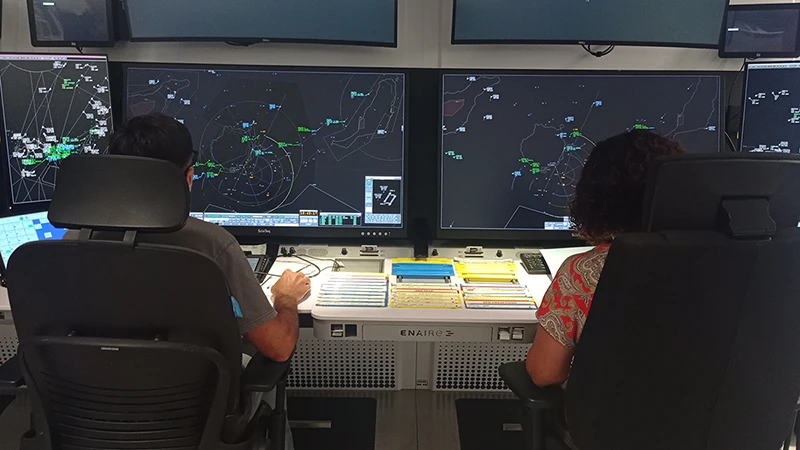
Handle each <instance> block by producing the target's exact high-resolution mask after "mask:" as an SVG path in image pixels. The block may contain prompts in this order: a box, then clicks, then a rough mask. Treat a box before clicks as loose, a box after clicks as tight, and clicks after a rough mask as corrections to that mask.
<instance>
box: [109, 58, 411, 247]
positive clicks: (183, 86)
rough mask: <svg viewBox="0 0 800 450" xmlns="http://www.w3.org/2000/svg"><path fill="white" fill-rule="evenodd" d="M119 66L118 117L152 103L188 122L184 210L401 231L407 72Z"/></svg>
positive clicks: (258, 225) (217, 219)
mask: <svg viewBox="0 0 800 450" xmlns="http://www.w3.org/2000/svg"><path fill="white" fill-rule="evenodd" d="M126 75H127V81H126V83H127V95H126V107H125V111H126V115H127V116H129V117H130V116H136V115H142V114H148V113H152V112H159V113H163V114H166V115H168V116H171V117H175V118H176V119H177V120H179V121H181V122H183V123H184V124H185V125H186V126H187V127H188V128H189V130H190V131H191V134H192V137H193V140H194V145H195V149H196V150H197V152H198V158H197V162H196V164H195V166H194V186H193V188H192V215H193V216H195V217H197V218H200V219H202V220H206V221H209V222H214V223H217V224H219V225H223V226H225V227H230V228H237V229H239V230H238V231H237V233H248V232H252V233H257V234H269V235H273V234H276V233H277V234H283V235H286V234H292V235H312V236H313V235H315V234H314V233H317V234H320V235H323V234H325V233H326V232H327V231H330V230H337V229H338V230H346V232H345V233H344V234H346V235H349V236H361V235H369V236H380V237H393V236H396V235H397V231H398V230H400V229H402V228H403V225H404V223H403V212H404V188H403V182H404V179H403V176H404V167H405V166H404V158H405V145H406V144H405V125H404V122H405V109H406V105H405V78H406V77H405V74H404V73H377V72H346V71H324V70H319V71H317V70H307V69H306V70H277V69H273V68H258V69H252V68H251V69H233V68H221V67H185V66H184V67H181V66H170V67H167V66H163V67H148V66H140V65H135V66H129V67H128V68H127V70H126ZM248 229H249V230H248ZM315 230H316V231H315Z"/></svg>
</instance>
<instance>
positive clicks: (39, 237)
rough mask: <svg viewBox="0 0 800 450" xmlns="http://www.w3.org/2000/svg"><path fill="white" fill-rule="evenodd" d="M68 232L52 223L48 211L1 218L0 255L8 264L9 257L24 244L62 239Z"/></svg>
mask: <svg viewBox="0 0 800 450" xmlns="http://www.w3.org/2000/svg"><path fill="white" fill-rule="evenodd" d="M66 232H67V230H65V229H63V228H56V227H54V226H53V225H52V224H50V221H48V220H47V211H45V212H38V213H32V214H25V215H20V216H12V217H3V218H0V257H2V259H3V262H4V263H5V264H6V265H8V258H9V257H11V254H12V253H14V250H16V249H17V247H19V246H21V245H22V244H26V243H28V242H33V241H43V240H51V239H53V240H57V239H61V238H62V237H64V234H65V233H66Z"/></svg>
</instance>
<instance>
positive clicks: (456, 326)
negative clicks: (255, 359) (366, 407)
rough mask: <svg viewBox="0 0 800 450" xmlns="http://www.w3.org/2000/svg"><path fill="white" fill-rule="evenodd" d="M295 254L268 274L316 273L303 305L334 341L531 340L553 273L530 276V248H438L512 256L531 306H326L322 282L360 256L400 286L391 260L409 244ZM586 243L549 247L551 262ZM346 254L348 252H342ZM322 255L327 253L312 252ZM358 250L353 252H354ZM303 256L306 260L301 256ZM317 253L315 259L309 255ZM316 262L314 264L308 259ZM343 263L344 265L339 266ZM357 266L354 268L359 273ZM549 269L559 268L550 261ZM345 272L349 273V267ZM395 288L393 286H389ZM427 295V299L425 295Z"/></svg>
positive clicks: (406, 253) (442, 253)
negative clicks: (526, 262) (526, 261)
mask: <svg viewBox="0 0 800 450" xmlns="http://www.w3.org/2000/svg"><path fill="white" fill-rule="evenodd" d="M292 249H293V250H294V252H295V254H296V256H289V257H278V258H277V260H276V262H275V264H274V265H273V266H272V268H271V269H270V271H269V272H270V274H272V275H280V274H281V273H283V271H284V270H286V269H290V270H302V271H303V272H304V273H306V274H308V275H309V276H311V275H316V276H313V277H312V278H311V284H312V293H311V296H310V298H309V299H308V300H306V301H305V302H303V303H302V304H301V305H300V307H299V310H300V312H301V313H310V314H311V317H312V318H313V330H314V336H315V337H316V338H317V339H321V340H335V341H394V342H483V343H503V342H508V343H519V344H522V343H531V342H532V341H533V336H534V333H535V328H536V325H537V323H538V322H537V319H536V308H538V305H539V304H541V300H542V298H543V296H544V294H545V292H546V290H547V288H548V287H549V285H550V281H551V280H550V276H549V275H529V274H528V273H527V272H526V271H525V269H524V268H523V266H522V265H521V263H520V262H519V255H520V254H521V253H526V252H532V251H536V250H529V249H525V250H523V249H509V248H505V249H491V250H486V251H485V252H482V254H481V255H480V256H467V255H465V248H459V249H457V248H452V249H442V248H440V249H437V252H436V253H438V256H437V259H436V261H439V259H449V260H453V259H459V260H461V259H463V260H468V261H508V260H511V261H512V262H513V264H514V266H515V267H516V272H517V276H516V280H517V281H516V283H518V284H519V285H522V286H526V287H527V290H528V292H529V293H530V295H531V296H532V297H533V303H534V305H532V307H531V308H530V309H483V308H481V309H472V308H469V307H465V306H464V304H463V303H462V304H461V305H460V306H459V307H455V308H452V307H451V308H437V307H435V306H431V307H426V306H419V307H393V305H392V304H391V302H390V301H388V297H389V295H390V294H387V302H386V304H385V305H384V306H382V307H359V306H354V305H347V306H328V305H321V304H320V303H319V302H318V297H319V295H320V293H321V290H322V287H323V285H325V283H326V282H328V281H329V280H330V279H331V278H332V277H335V276H336V275H335V274H337V273H341V272H340V270H344V269H347V268H348V266H349V265H357V264H359V263H360V262H361V261H367V262H372V263H375V264H376V265H375V266H374V267H376V268H378V269H373V270H374V272H376V273H383V274H385V275H386V276H387V282H388V284H389V286H397V285H399V284H398V277H397V276H396V275H392V272H393V270H392V264H393V260H394V261H396V260H397V259H398V258H401V259H402V261H407V260H408V258H410V256H411V249H410V248H402V247H385V248H384V247H380V248H378V249H377V250H378V251H377V253H370V254H363V253H362V252H361V251H360V250H361V249H359V248H358V247H355V248H345V249H343V250H342V251H340V250H339V249H337V250H336V251H335V252H334V251H332V250H331V249H330V248H327V247H313V246H300V245H298V246H296V247H292ZM585 249H586V248H575V249H568V250H559V251H555V252H554V251H550V252H551V254H549V255H548V256H549V258H547V259H548V262H550V261H553V263H552V264H555V265H556V266H555V267H556V268H557V267H558V265H560V263H561V261H563V259H564V258H566V257H567V256H569V255H570V254H574V253H577V252H579V251H583V250H585ZM342 253H344V254H345V255H342ZM314 255H324V256H314ZM353 255H355V256H353ZM301 258H302V259H301ZM311 258H313V259H311ZM310 262H313V263H314V264H315V265H316V267H313V266H311V265H310V264H309V263H310ZM339 262H342V264H343V266H344V267H343V268H342V267H339V265H340V263H339ZM358 269H360V268H356V270H354V272H361V270H358ZM551 270H553V271H555V269H554V268H553V267H552V266H551ZM345 273H346V272H345ZM275 281H277V276H273V277H272V278H271V279H268V280H267V281H266V283H265V285H264V288H265V291H266V292H269V289H270V287H271V286H272V284H274V282H275ZM449 283H450V284H452V285H455V286H461V285H462V284H463V283H464V280H463V279H461V278H459V277H458V274H456V275H455V276H453V277H451V278H450V279H449ZM389 290H391V289H389ZM421 300H424V299H421Z"/></svg>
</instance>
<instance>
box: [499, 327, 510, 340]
mask: <svg viewBox="0 0 800 450" xmlns="http://www.w3.org/2000/svg"><path fill="white" fill-rule="evenodd" d="M497 339H498V340H500V341H510V340H511V330H510V329H508V328H498V330H497Z"/></svg>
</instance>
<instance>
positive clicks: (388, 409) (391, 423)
mask: <svg viewBox="0 0 800 450" xmlns="http://www.w3.org/2000/svg"><path fill="white" fill-rule="evenodd" d="M290 396H315V397H320V396H328V397H371V398H375V399H376V400H377V417H376V438H375V439H376V440H375V448H376V449H380V450H411V449H415V450H460V449H461V445H460V442H459V436H458V419H457V415H456V406H455V401H456V400H458V399H461V398H483V399H508V398H511V396H510V395H507V394H467V393H436V392H431V391H411V390H408V391H400V392H360V393H359V392H291V393H290ZM290 405H291V403H290ZM290 407H291V406H290ZM28 411H29V408H28V406H27V399H26V398H25V397H21V398H18V399H17V400H16V401H14V402H13V403H12V404H11V405H10V406H8V408H7V409H6V411H5V412H4V413H3V414H2V415H0V450H18V448H19V437H20V433H21V432H22V430H24V429H26V426H27V422H28V415H29V412H28ZM510 428H511V430H509V431H505V432H507V433H518V432H519V431H514V430H513V428H514V427H510ZM325 444H327V445H322V446H321V447H320V446H317V447H316V448H315V449H314V450H317V449H318V448H331V449H333V448H335V446H331V445H330V444H331V443H330V442H328V443H325ZM297 450H307V449H302V448H298V449H297ZM308 450H311V449H308ZM776 450H778V449H776ZM792 450H797V448H796V446H794V445H793V446H792Z"/></svg>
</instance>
